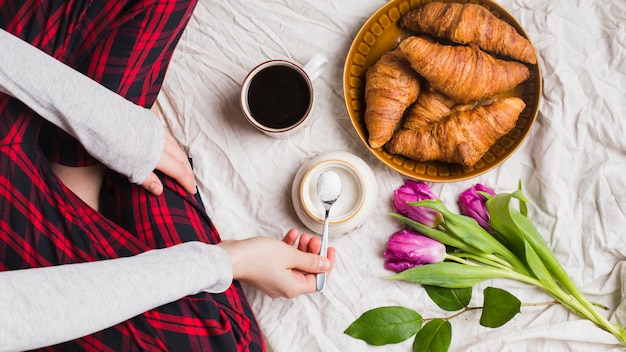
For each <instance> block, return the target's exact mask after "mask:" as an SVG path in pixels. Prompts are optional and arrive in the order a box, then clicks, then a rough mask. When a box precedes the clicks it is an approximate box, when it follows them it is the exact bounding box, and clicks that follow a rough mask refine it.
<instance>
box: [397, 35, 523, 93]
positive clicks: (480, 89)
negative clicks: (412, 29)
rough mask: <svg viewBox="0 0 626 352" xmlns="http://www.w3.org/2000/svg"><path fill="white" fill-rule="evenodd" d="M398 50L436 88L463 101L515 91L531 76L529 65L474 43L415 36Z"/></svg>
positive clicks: (404, 42)
mask: <svg viewBox="0 0 626 352" xmlns="http://www.w3.org/2000/svg"><path fill="white" fill-rule="evenodd" d="M398 50H400V52H401V53H402V54H404V55H405V57H406V58H407V60H408V61H409V62H410V63H411V67H413V68H414V69H415V70H416V71H417V72H418V73H419V74H420V75H421V76H422V77H424V78H425V79H426V80H427V81H429V82H430V84H431V85H432V86H433V87H435V88H436V89H438V90H439V91H441V92H442V93H443V94H445V95H447V96H449V97H450V98H452V99H454V100H455V101H457V102H459V103H467V102H470V101H475V100H482V99H485V98H488V97H491V96H493V95H495V94H498V93H502V92H505V91H508V90H511V89H513V88H515V87H516V86H517V85H519V84H520V83H522V82H523V81H525V80H527V79H528V78H529V77H530V71H529V70H528V67H526V65H524V64H522V63H519V62H517V61H506V60H500V59H496V58H494V57H493V56H491V55H489V54H487V53H486V52H484V51H482V50H480V49H479V48H477V47H476V46H474V45H472V46H463V45H459V46H454V45H443V44H438V43H435V42H431V41H429V40H427V39H425V38H422V37H418V36H412V37H408V38H406V39H404V40H403V41H402V42H400V44H399V45H398Z"/></svg>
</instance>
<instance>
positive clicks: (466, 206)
mask: <svg viewBox="0 0 626 352" xmlns="http://www.w3.org/2000/svg"><path fill="white" fill-rule="evenodd" d="M478 192H485V193H488V194H491V195H495V194H496V192H494V190H493V189H491V188H489V187H486V186H483V185H481V184H480V183H477V184H475V185H474V186H473V187H471V188H470V189H468V190H467V191H465V192H463V193H461V195H460V196H459V208H460V209H461V213H462V214H463V215H466V216H469V217H472V218H474V219H475V220H476V221H477V222H478V224H479V225H480V226H482V228H484V229H485V230H487V231H489V232H492V229H491V226H489V220H490V217H489V212H488V211H487V207H486V205H485V204H486V203H487V197H485V196H484V195H483V194H480V193H478Z"/></svg>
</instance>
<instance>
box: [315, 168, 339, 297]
mask: <svg viewBox="0 0 626 352" xmlns="http://www.w3.org/2000/svg"><path fill="white" fill-rule="evenodd" d="M317 194H318V195H319V198H320V201H321V202H322V204H323V205H324V210H325V214H324V227H323V229H322V248H321V249H320V255H321V256H324V257H326V256H327V255H328V216H329V214H330V207H332V206H333V204H335V202H336V201H337V198H339V196H340V195H341V179H340V178H339V175H338V174H337V173H336V172H334V171H332V170H327V171H324V172H322V174H321V175H320V176H319V178H318V179H317ZM325 282H326V273H320V274H317V276H316V287H317V291H318V292H321V291H322V290H323V289H324V283H325Z"/></svg>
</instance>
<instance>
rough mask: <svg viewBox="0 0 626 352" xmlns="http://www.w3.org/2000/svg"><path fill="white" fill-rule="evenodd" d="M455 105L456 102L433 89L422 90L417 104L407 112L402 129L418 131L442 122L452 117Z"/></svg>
mask: <svg viewBox="0 0 626 352" xmlns="http://www.w3.org/2000/svg"><path fill="white" fill-rule="evenodd" d="M455 105H456V103H455V101H454V100H452V99H450V98H448V97H447V96H445V95H444V94H442V93H441V92H439V91H438V90H436V89H434V88H432V87H428V89H422V90H421V93H420V95H419V96H418V97H417V101H416V102H415V104H413V106H411V108H410V109H409V110H408V111H407V113H406V116H405V118H404V123H403V124H402V128H405V129H408V130H417V129H419V128H421V127H424V126H426V125H429V124H431V123H434V122H437V121H440V120H442V119H444V118H446V117H448V116H450V114H451V113H452V108H453V107H454V106H455Z"/></svg>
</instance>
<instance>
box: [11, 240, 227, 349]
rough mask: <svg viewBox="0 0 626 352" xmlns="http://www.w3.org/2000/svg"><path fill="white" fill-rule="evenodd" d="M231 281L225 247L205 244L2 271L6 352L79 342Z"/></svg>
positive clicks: (188, 244)
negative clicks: (101, 331)
mask: <svg viewBox="0 0 626 352" xmlns="http://www.w3.org/2000/svg"><path fill="white" fill-rule="evenodd" d="M231 281H232V266H231V264H230V259H229V257H228V255H227V254H226V252H225V251H224V250H222V249H221V248H220V247H218V246H213V245H208V244H205V243H201V242H188V243H184V244H180V245H177V246H174V247H170V248H166V249H157V250H152V251H148V252H145V253H143V254H140V255H137V256H134V257H128V258H121V259H112V260H104V261H98V262H91V263H81V264H69V265H59V266H53V267H46V268H36V269H24V270H14V271H5V272H0V351H23V350H28V349H33V348H37V347H43V346H48V345H52V344H56V343H60V342H63V341H68V340H72V339H75V338H78V337H81V336H85V335H88V334H90V333H94V332H97V331H100V330H102V329H105V328H108V327H110V326H113V325H115V324H117V323H119V322H122V321H124V320H127V319H130V318H132V317H134V316H136V315H138V314H141V313H143V312H145V311H147V310H150V309H152V308H155V307H158V306H160V305H163V304H166V303H169V302H172V301H175V300H177V299H180V298H181V297H184V296H186V295H191V294H195V293H198V292H200V291H207V292H222V291H224V290H225V289H226V288H228V286H229V285H230V284H231Z"/></svg>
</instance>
